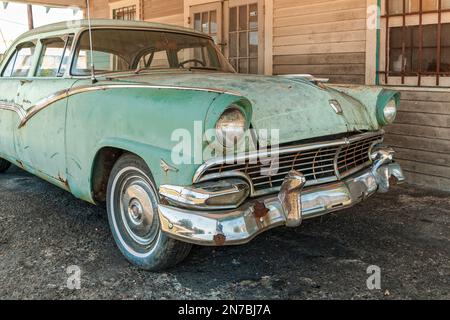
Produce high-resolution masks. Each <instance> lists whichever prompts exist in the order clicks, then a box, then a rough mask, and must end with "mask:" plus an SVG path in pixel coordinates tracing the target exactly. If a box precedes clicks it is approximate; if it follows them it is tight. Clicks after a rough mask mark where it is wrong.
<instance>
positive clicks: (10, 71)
mask: <svg viewBox="0 0 450 320" xmlns="http://www.w3.org/2000/svg"><path fill="white" fill-rule="evenodd" d="M35 49H36V45H35V44H34V43H32V42H29V43H25V44H22V45H21V46H20V47H18V48H17V49H16V52H15V53H14V54H13V55H12V57H11V58H10V60H9V62H8V64H7V66H6V68H5V70H4V71H3V76H4V77H26V76H27V75H28V71H29V70H30V68H31V62H32V59H33V55H34V51H35Z"/></svg>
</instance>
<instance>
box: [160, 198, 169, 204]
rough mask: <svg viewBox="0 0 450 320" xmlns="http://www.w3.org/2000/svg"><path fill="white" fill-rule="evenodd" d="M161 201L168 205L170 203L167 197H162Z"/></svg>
mask: <svg viewBox="0 0 450 320" xmlns="http://www.w3.org/2000/svg"><path fill="white" fill-rule="evenodd" d="M160 203H161V204H162V205H165V206H168V205H169V201H167V199H166V198H162V199H161V201H160Z"/></svg>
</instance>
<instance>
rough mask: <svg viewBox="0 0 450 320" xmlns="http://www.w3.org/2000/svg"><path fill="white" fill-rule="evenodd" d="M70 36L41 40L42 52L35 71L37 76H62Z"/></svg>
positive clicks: (67, 56)
mask: <svg viewBox="0 0 450 320" xmlns="http://www.w3.org/2000/svg"><path fill="white" fill-rule="evenodd" d="M71 45H72V36H68V37H65V38H52V39H45V40H43V41H42V51H41V52H42V53H41V57H40V59H39V64H38V68H37V71H36V76H37V77H58V76H62V75H63V74H64V72H65V70H66V68H67V64H68V62H69V54H70V46H71Z"/></svg>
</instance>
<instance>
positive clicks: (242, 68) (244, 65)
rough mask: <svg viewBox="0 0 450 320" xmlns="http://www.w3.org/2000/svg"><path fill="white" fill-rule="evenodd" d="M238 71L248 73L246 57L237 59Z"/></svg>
mask: <svg viewBox="0 0 450 320" xmlns="http://www.w3.org/2000/svg"><path fill="white" fill-rule="evenodd" d="M239 72H240V73H248V59H239Z"/></svg>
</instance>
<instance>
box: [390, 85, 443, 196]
mask: <svg viewBox="0 0 450 320" xmlns="http://www.w3.org/2000/svg"><path fill="white" fill-rule="evenodd" d="M386 131H387V135H386V143H388V144H390V145H392V146H393V147H394V148H395V150H396V151H397V159H398V160H399V162H400V163H401V164H402V166H403V169H404V170H405V173H406V175H407V181H408V182H410V183H414V184H419V185H422V186H427V187H432V188H437V189H441V190H447V191H450V90H449V89H442V90H437V89H436V90H434V91H427V90H426V89H421V88H416V89H415V90H414V91H412V90H408V91H402V101H401V106H400V111H399V114H398V117H397V120H396V122H395V124H394V125H392V126H390V127H388V128H387V130H386Z"/></svg>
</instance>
